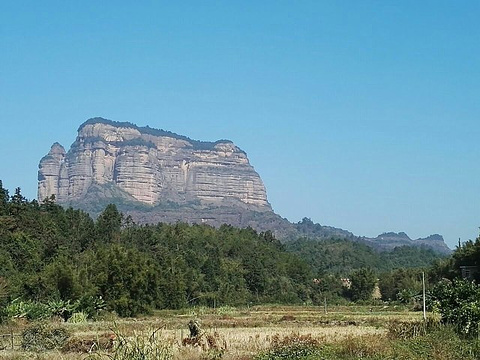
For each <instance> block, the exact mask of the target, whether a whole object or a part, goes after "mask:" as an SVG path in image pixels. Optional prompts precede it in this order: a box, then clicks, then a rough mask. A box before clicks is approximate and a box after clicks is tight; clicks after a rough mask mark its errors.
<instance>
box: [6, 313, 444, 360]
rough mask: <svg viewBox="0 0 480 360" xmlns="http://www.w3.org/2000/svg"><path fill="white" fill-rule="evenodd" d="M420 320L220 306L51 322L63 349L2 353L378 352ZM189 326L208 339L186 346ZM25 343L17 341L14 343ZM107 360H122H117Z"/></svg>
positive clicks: (16, 325) (205, 355) (17, 327)
mask: <svg viewBox="0 0 480 360" xmlns="http://www.w3.org/2000/svg"><path fill="white" fill-rule="evenodd" d="M421 319H422V314H421V313H420V312H411V311H408V310H407V309H405V308H401V307H394V306H375V307H367V306H342V307H331V308H329V309H328V311H327V313H325V311H324V309H323V308H321V307H312V306H296V307H294V306H258V307H257V306H255V307H251V308H238V309H237V308H231V307H220V308H217V309H208V308H192V309H186V310H182V311H158V312H156V313H154V314H153V315H152V316H148V317H144V318H136V319H108V320H104V321H96V322H86V323H76V324H71V323H60V322H58V323H55V322H49V324H48V325H49V326H56V327H62V328H65V329H67V331H68V333H69V334H70V335H71V337H70V339H69V340H67V343H66V345H65V346H64V347H63V349H62V350H55V351H47V352H42V353H37V352H35V351H33V352H32V351H31V352H27V351H24V350H22V349H21V348H20V347H15V349H13V350H12V349H11V346H10V345H11V344H10V343H8V341H9V340H11V339H9V338H8V337H7V338H5V339H4V342H5V344H4V347H6V349H4V350H0V359H12V360H13V359H72V360H73V359H85V358H87V357H88V356H89V354H90V356H91V354H95V356H94V357H92V356H91V358H92V359H93V358H94V359H107V358H109V357H108V354H109V352H108V350H107V349H108V348H109V347H110V346H111V345H113V346H118V344H119V343H122V341H124V344H125V348H124V349H123V350H125V351H126V350H127V349H126V347H128V346H131V345H132V344H135V345H136V346H139V347H144V348H145V347H152V348H153V347H155V348H157V350H156V351H159V352H158V356H157V357H156V358H158V359H162V358H164V359H186V360H189V359H191V360H194V359H220V358H221V359H231V360H233V359H237V360H239V359H243V360H246V359H253V358H254V357H255V356H257V355H258V354H260V353H262V352H265V351H266V350H268V349H271V348H272V347H274V346H279V344H280V345H281V344H284V343H286V342H290V343H292V344H295V343H296V342H302V341H310V342H314V343H315V344H317V345H318V344H321V345H322V346H325V349H327V348H329V347H335V346H336V344H341V346H344V347H345V346H347V347H349V346H350V347H351V346H353V347H355V346H356V347H358V346H360V345H361V344H363V346H364V347H365V348H368V347H369V346H370V348H371V347H372V346H373V347H374V348H375V347H376V348H378V349H379V347H382V348H384V347H385V346H388V345H386V344H387V343H388V341H389V340H388V336H387V335H388V334H387V332H388V331H387V327H388V324H389V323H390V322H391V321H400V322H415V321H420V320H421ZM191 320H198V321H199V323H200V325H201V330H202V334H203V335H202V336H201V337H200V338H199V339H198V341H196V342H194V344H188V341H185V340H184V339H185V338H188V335H189V330H188V326H187V325H188V323H189V321H191ZM28 326H29V324H27V323H25V322H24V321H16V322H13V323H11V324H9V325H5V326H3V327H2V328H1V331H0V332H1V333H3V334H9V333H15V334H20V333H21V332H22V331H23V330H24V329H25V328H26V327H28ZM152 334H153V335H152ZM302 339H303V340H302ZM355 339H357V340H355ZM20 340H21V339H20V338H15V342H16V343H17V344H19V342H20ZM185 342H187V343H185ZM352 344H353V345H352ZM355 344H356V345H355ZM367 344H368V346H367ZM375 344H376V345H375ZM339 346H340V345H339ZM98 347H100V348H101V349H100V351H95V350H98ZM158 349H159V350H158ZM378 349H377V350H378ZM160 350H161V351H162V352H160ZM347 350H348V349H347ZM350 350H352V349H350ZM350 350H348V351H350ZM89 351H91V352H90V353H89ZM325 351H326V350H325ZM352 351H353V350H352ZM362 351H363V352H365V351H367V350H362ZM378 351H380V350H378ZM382 351H386V350H385V349H383V350H382ZM367 352H368V351H367ZM370 352H371V354H370V355H368V354H366V356H361V357H358V356H357V355H355V354H354V353H355V352H353V353H352V354H353V355H352V356H354V357H348V356H347V357H345V359H347V358H348V359H350V358H351V359H353V358H365V359H367V358H372V359H373V358H377V357H375V356H376V355H375V350H372V349H370ZM110 354H111V353H110ZM347 355H348V354H347ZM367 355H368V356H373V357H368V356H367ZM110 358H112V359H113V358H115V359H117V358H118V359H120V357H113V356H112V355H111V357H110ZM140 358H141V357H138V359H140ZM152 358H153V357H152ZM294 358H295V357H294ZM317 358H319V359H320V357H312V359H317ZM332 358H335V357H332ZM378 358H379V359H380V358H381V357H378ZM393 358H395V357H392V359H393ZM398 358H400V357H398ZM420 358H421V357H420ZM437 358H438V359H443V358H442V357H437ZM122 359H123V358H122ZM132 359H133V357H132ZM135 359H136V358H135ZM328 359H330V358H328ZM405 359H408V358H405ZM445 359H448V357H447V358H445Z"/></svg>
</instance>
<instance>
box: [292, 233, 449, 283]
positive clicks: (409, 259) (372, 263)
mask: <svg viewBox="0 0 480 360" xmlns="http://www.w3.org/2000/svg"><path fill="white" fill-rule="evenodd" d="M286 249H287V251H289V252H291V253H294V254H296V255H298V256H299V257H300V258H302V259H303V260H305V261H306V262H307V263H308V264H309V265H310V266H311V267H312V268H313V269H314V271H316V272H317V273H320V274H321V273H336V274H340V275H342V276H347V275H348V274H349V273H350V272H351V271H353V270H355V269H359V268H362V267H370V268H372V269H374V270H376V271H377V272H385V271H391V270H394V269H398V268H420V267H426V266H429V265H431V264H432V263H434V262H435V261H437V260H440V259H443V258H445V256H443V255H440V254H438V253H435V252H434V251H433V250H431V249H428V248H422V247H412V246H401V247H397V248H395V249H394V250H393V251H389V252H378V251H376V250H374V249H372V248H371V247H369V246H367V245H365V244H362V243H360V242H355V241H352V240H349V239H342V238H332V239H320V240H312V239H298V240H296V241H293V242H289V243H287V244H286Z"/></svg>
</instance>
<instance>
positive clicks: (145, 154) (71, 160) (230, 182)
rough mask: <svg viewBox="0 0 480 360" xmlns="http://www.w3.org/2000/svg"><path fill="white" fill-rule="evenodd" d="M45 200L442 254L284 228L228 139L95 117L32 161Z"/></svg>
mask: <svg viewBox="0 0 480 360" xmlns="http://www.w3.org/2000/svg"><path fill="white" fill-rule="evenodd" d="M52 195H54V196H55V198H56V201H57V202H58V203H60V204H62V205H65V206H73V207H75V208H80V209H83V210H85V211H87V212H89V213H90V214H92V215H94V216H95V215H98V214H99V213H100V212H101V211H102V210H103V209H104V208H105V207H106V205H108V204H109V203H114V204H116V205H117V207H118V209H119V210H120V211H122V212H123V213H125V214H127V215H129V216H131V217H132V219H133V220H134V221H135V222H137V223H157V222H168V223H172V222H177V221H184V222H189V223H206V224H209V225H212V226H220V225H222V224H230V225H233V226H236V227H252V228H253V229H255V230H257V231H267V230H268V231H272V232H273V234H274V235H275V236H276V237H277V238H279V239H282V240H284V241H289V240H294V239H297V238H299V237H305V238H314V239H320V238H329V237H336V238H347V239H350V240H352V241H361V242H364V243H365V244H367V245H369V246H372V247H374V248H376V249H379V250H390V249H393V248H394V247H395V246H402V245H409V246H412V245H413V246H420V245H423V246H427V247H432V248H434V249H436V250H438V251H440V252H445V251H444V250H445V248H446V249H448V247H446V245H445V243H444V242H443V238H441V237H440V238H438V237H439V235H434V236H432V237H430V238H427V239H419V240H411V239H410V238H408V236H406V235H405V234H403V233H400V234H393V233H389V234H383V235H381V236H379V237H378V238H376V239H369V238H364V237H357V236H355V235H353V234H352V233H350V232H348V231H346V230H342V229H337V228H334V227H330V226H323V225H320V224H314V223H313V222H312V221H311V220H310V219H307V218H304V219H303V220H302V221H301V222H299V223H296V224H293V223H290V222H289V221H288V220H287V219H284V218H282V217H281V216H279V215H278V214H276V213H274V212H273V210H272V208H271V206H270V204H269V202H268V200H267V194H266V190H265V186H264V185H263V182H262V179H261V178H260V176H259V175H258V173H257V172H256V171H255V170H254V168H253V167H252V166H251V165H250V162H249V160H248V157H247V154H246V153H245V152H244V151H243V150H241V149H240V148H238V147H237V146H236V145H235V144H234V143H233V142H231V141H229V140H218V141H216V142H204V141H197V140H192V139H190V138H188V137H186V136H183V135H178V134H175V133H172V132H169V131H164V130H157V129H153V128H150V127H148V126H147V127H139V126H137V125H134V124H132V123H127V122H115V121H111V120H106V119H103V118H92V119H89V120H87V121H86V122H85V123H83V124H82V125H81V126H80V127H79V129H78V136H77V138H76V140H75V142H74V143H73V144H72V145H71V147H70V149H69V150H68V151H65V148H64V147H63V146H62V145H60V144H59V143H55V144H53V145H52V147H51V149H50V151H49V153H48V154H47V155H46V156H45V157H43V158H42V159H41V160H40V164H39V171H38V200H39V201H43V200H44V199H45V198H48V197H51V196H52ZM442 244H443V245H442ZM448 250H449V249H448Z"/></svg>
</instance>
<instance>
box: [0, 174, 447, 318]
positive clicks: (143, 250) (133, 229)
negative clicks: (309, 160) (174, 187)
mask: <svg viewBox="0 0 480 360" xmlns="http://www.w3.org/2000/svg"><path fill="white" fill-rule="evenodd" d="M435 259H436V256H435V254H433V253H432V252H430V251H427V250H423V249H417V248H400V249H397V250H395V251H393V252H391V253H377V252H375V251H374V250H372V249H370V248H368V247H366V246H364V245H362V244H359V243H354V242H351V241H347V240H341V239H332V240H325V241H320V242H318V241H317V242H312V241H307V240H301V239H300V240H298V241H296V242H293V243H291V244H287V245H284V244H281V243H280V242H279V241H278V240H277V239H275V238H274V237H273V236H272V234H271V233H270V232H265V233H257V232H255V231H254V230H253V229H250V228H247V229H237V228H233V227H231V226H228V225H223V226H221V227H220V228H218V229H216V228H213V227H211V226H208V225H188V224H185V223H177V224H162V223H159V224H156V225H137V224H134V223H133V222H132V220H131V219H130V218H128V217H124V216H123V215H122V214H121V213H119V212H118V211H117V209H116V207H115V206H114V205H109V206H107V207H106V208H105V210H104V211H103V212H102V213H101V214H100V216H99V217H98V218H97V219H96V220H94V219H92V218H91V217H90V216H89V215H88V214H87V213H85V212H83V211H81V210H74V209H72V208H68V209H64V208H63V207H61V206H59V205H57V204H55V201H54V198H51V199H48V200H46V201H44V202H43V203H41V204H40V203H38V202H37V201H35V200H33V201H28V200H27V199H25V198H24V197H23V196H22V194H21V191H20V189H19V188H17V189H16V190H15V193H14V194H13V195H12V196H10V195H9V193H8V191H7V190H6V189H4V188H3V186H2V184H1V181H0V302H2V304H3V305H4V307H5V306H7V305H8V306H10V308H12V306H17V305H18V304H20V303H22V304H24V303H25V302H31V303H36V304H47V303H50V304H51V303H52V302H53V303H55V302H57V304H64V305H65V304H70V310H68V311H67V310H65V306H63V307H62V309H63V310H62V312H60V314H59V315H61V316H64V317H67V316H68V315H69V314H71V313H72V312H73V311H75V310H79V311H83V312H85V313H87V314H88V315H89V316H92V315H94V313H95V312H96V311H98V310H100V309H106V310H108V311H114V312H116V313H117V314H119V315H121V316H133V315H136V314H140V313H148V312H149V311H151V310H152V309H162V308H170V309H175V308H182V307H186V306H192V305H206V306H215V305H217V306H219V305H246V304H258V303H288V304H295V303H313V304H315V303H318V302H321V301H323V299H324V297H328V298H331V299H339V298H341V297H342V296H343V297H347V298H351V299H354V300H355V299H363V297H361V296H359V295H358V294H354V293H351V292H348V291H345V289H343V288H342V285H341V283H340V277H341V276H349V275H351V276H352V278H353V279H356V278H361V280H362V281H363V280H364V278H365V276H366V275H368V277H369V279H373V281H375V279H376V276H378V274H379V273H380V272H391V271H393V270H394V269H396V268H399V267H415V266H425V265H426V264H428V263H429V262H431V261H434V260H435ZM452 259H455V257H453V258H452ZM449 261H450V260H449ZM452 261H454V260H452ZM451 266H453V265H452V263H450V262H448V261H446V260H445V261H444V262H443V263H442V265H441V266H440V265H438V266H437V271H438V272H442V273H444V272H448V270H447V269H449V268H451ZM367 267H368V268H369V269H367V270H366V269H365V268H367ZM438 269H440V270H438ZM362 274H363V275H362ZM365 274H366V275H365ZM412 274H413V275H411V276H413V277H417V278H418V271H414V272H413V273H412ZM359 276H360V277H359ZM362 276H363V278H362ZM392 276H393V275H392ZM385 278H386V277H385ZM314 279H316V281H314ZM371 281H372V280H370V284H369V285H368V286H371ZM405 283H408V281H406V282H405ZM354 285H355V284H354ZM353 288H355V287H353ZM360 290H361V291H363V293H365V289H360ZM360 290H359V291H360ZM401 290H402V289H393V290H392V289H391V288H389V291H390V293H393V295H394V296H392V297H395V298H396V294H397V293H398V292H399V291H401ZM367 295H368V294H367ZM367 298H368V296H367ZM18 306H20V305H18ZM22 306H23V305H22ZM58 307H59V308H60V307H61V306H60V305H59V306H58ZM67 308H68V306H67Z"/></svg>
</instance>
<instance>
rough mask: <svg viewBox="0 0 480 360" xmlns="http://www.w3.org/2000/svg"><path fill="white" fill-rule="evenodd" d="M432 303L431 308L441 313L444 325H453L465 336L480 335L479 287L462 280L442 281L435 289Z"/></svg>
mask: <svg viewBox="0 0 480 360" xmlns="http://www.w3.org/2000/svg"><path fill="white" fill-rule="evenodd" d="M431 301H432V304H431V306H432V307H433V308H436V309H438V311H439V312H440V315H441V316H442V322H443V323H445V324H452V325H453V326H455V328H456V329H457V332H458V333H459V334H461V335H463V336H466V337H477V336H478V335H479V333H478V329H479V326H480V286H479V285H477V284H475V283H474V282H470V281H467V280H461V279H456V280H454V281H453V282H450V281H442V282H440V283H439V284H438V285H437V286H435V288H434V289H433V291H432V296H431Z"/></svg>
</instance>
